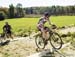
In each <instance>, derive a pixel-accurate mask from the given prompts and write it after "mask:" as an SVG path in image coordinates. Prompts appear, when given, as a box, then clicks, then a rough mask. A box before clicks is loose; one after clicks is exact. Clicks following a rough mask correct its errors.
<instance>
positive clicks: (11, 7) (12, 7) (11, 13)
mask: <svg viewBox="0 0 75 57" xmlns="http://www.w3.org/2000/svg"><path fill="white" fill-rule="evenodd" d="M8 15H9V18H14V16H15V12H14V6H13V4H11V5H9V14H8Z"/></svg>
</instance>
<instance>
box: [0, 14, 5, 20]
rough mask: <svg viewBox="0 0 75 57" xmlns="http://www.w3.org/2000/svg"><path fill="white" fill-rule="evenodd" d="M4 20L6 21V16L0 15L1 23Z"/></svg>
mask: <svg viewBox="0 0 75 57" xmlns="http://www.w3.org/2000/svg"><path fill="white" fill-rule="evenodd" d="M4 19H5V17H4V15H3V14H2V13H0V21H2V20H4Z"/></svg>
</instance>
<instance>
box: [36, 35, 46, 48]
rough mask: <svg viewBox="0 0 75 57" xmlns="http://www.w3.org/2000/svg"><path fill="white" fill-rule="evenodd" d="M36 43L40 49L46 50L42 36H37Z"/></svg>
mask: <svg viewBox="0 0 75 57" xmlns="http://www.w3.org/2000/svg"><path fill="white" fill-rule="evenodd" d="M35 43H36V46H37V47H38V48H40V49H44V48H45V44H44V40H43V38H42V36H39V35H38V36H37V37H36V38H35Z"/></svg>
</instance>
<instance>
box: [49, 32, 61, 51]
mask: <svg viewBox="0 0 75 57" xmlns="http://www.w3.org/2000/svg"><path fill="white" fill-rule="evenodd" d="M54 34H55V35H57V36H58V37H59V40H60V45H59V47H56V46H55V45H54V43H52V40H53V37H52V36H54ZM54 38H55V36H54ZM53 41H54V40H53ZM54 42H55V41H54ZM50 44H51V46H52V47H53V48H54V49H57V50H59V49H60V48H61V47H62V39H61V37H60V35H59V34H58V33H56V32H53V34H52V35H51V37H50Z"/></svg>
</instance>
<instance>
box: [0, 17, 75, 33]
mask: <svg viewBox="0 0 75 57" xmlns="http://www.w3.org/2000/svg"><path fill="white" fill-rule="evenodd" d="M50 19H51V22H52V23H54V24H56V25H57V26H60V27H61V26H65V25H70V24H75V16H51V18H50ZM38 20H39V18H15V19H6V20H4V21H0V33H1V32H2V27H3V25H4V23H5V22H6V21H7V22H9V24H10V25H11V26H12V30H13V31H16V32H17V31H18V30H20V29H24V30H26V31H28V30H29V28H31V29H33V30H35V29H36V26H37V23H38ZM46 25H48V23H46Z"/></svg>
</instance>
